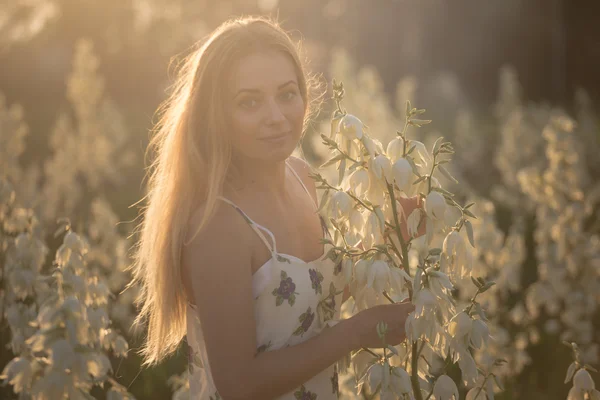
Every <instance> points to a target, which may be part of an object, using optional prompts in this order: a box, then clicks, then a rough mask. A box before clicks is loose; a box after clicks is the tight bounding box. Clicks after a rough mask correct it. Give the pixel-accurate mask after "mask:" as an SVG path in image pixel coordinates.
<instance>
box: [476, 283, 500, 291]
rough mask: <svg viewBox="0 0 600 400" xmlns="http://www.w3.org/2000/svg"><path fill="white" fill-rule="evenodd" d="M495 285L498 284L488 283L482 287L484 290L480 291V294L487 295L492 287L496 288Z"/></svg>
mask: <svg viewBox="0 0 600 400" xmlns="http://www.w3.org/2000/svg"><path fill="white" fill-rule="evenodd" d="M495 284H496V282H493V281H491V282H488V283H486V284H485V286H483V287H482V288H481V289H480V290H479V292H480V293H485V292H487V291H488V290H490V288H491V287H492V286H494V285H495Z"/></svg>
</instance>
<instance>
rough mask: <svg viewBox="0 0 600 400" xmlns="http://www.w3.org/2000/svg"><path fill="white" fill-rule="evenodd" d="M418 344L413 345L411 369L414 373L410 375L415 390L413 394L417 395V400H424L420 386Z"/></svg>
mask: <svg viewBox="0 0 600 400" xmlns="http://www.w3.org/2000/svg"><path fill="white" fill-rule="evenodd" d="M417 345H418V342H413V344H412V359H411V369H412V371H411V372H412V373H411V375H410V382H411V384H412V388H413V394H414V395H415V400H423V395H422V394H421V385H419V375H418V371H419V364H418V363H419V356H418V354H417V353H418V349H417Z"/></svg>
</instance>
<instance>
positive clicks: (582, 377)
mask: <svg viewBox="0 0 600 400" xmlns="http://www.w3.org/2000/svg"><path fill="white" fill-rule="evenodd" d="M573 386H574V387H576V388H577V389H581V390H588V391H589V390H594V389H596V386H595V384H594V380H593V379H592V377H591V376H590V373H589V372H587V371H586V370H585V369H583V368H581V369H580V370H579V371H577V372H576V373H575V376H574V377H573Z"/></svg>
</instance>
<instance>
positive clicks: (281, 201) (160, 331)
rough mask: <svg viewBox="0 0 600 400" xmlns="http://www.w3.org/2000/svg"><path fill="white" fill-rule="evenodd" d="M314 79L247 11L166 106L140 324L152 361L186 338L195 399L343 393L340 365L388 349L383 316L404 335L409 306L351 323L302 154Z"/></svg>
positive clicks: (200, 53)
mask: <svg viewBox="0 0 600 400" xmlns="http://www.w3.org/2000/svg"><path fill="white" fill-rule="evenodd" d="M314 87H315V86H314V84H313V81H312V80H310V79H309V78H307V75H306V73H305V71H304V67H303V65H302V62H301V61H300V58H299V56H298V52H297V50H296V48H295V46H294V44H293V42H292V41H291V39H290V38H289V36H288V35H287V34H286V33H285V32H284V31H283V30H282V29H281V28H280V27H279V26H278V25H277V24H276V23H275V22H272V21H270V20H267V19H263V18H241V19H236V20H232V21H228V22H226V23H224V24H223V25H222V26H220V27H219V28H218V29H216V30H215V31H214V32H213V33H212V34H211V35H210V37H209V38H208V39H207V40H206V41H205V42H204V43H203V44H202V45H201V47H199V48H198V49H197V50H196V51H195V52H193V53H192V54H191V55H190V56H189V57H188V58H187V60H186V62H185V64H184V66H183V69H182V73H181V75H180V76H179V79H178V80H177V83H176V86H175V91H174V93H173V94H172V95H171V97H170V99H169V100H168V102H167V103H166V104H165V107H164V109H163V115H162V118H161V121H160V124H159V129H158V130H157V131H156V135H155V136H154V138H153V141H152V144H153V145H154V147H155V149H156V151H157V157H156V159H155V161H154V162H153V164H152V174H151V177H150V181H149V193H148V205H147V207H146V209H145V210H144V211H145V215H144V221H143V223H142V224H141V238H140V243H139V246H138V249H137V259H136V261H137V262H136V264H135V270H134V281H137V282H140V283H141V293H140V297H139V298H138V300H137V302H138V303H139V304H141V310H140V314H139V315H138V318H137V319H136V324H139V323H141V322H146V321H147V322H148V336H147V341H146V343H145V344H144V346H143V348H142V350H141V354H142V355H143V356H144V357H145V362H144V365H153V364H157V363H158V362H159V361H161V360H162V359H163V358H164V357H166V356H167V355H169V354H171V353H172V352H173V351H174V350H176V348H177V347H178V345H179V344H180V342H181V340H182V339H183V336H184V335H186V334H187V342H188V345H189V355H190V359H189V371H190V391H191V393H192V398H193V399H216V398H222V399H227V400H231V399H272V398H281V399H317V398H318V399H319V400H323V399H333V398H337V396H338V394H339V391H338V385H337V372H338V369H337V365H336V362H337V361H338V360H340V359H342V358H343V357H344V356H345V355H346V354H348V353H350V352H351V351H352V350H355V349H359V348H361V347H372V348H373V347H381V342H380V339H379V338H378V336H377V333H376V329H375V327H376V324H377V322H379V321H385V322H387V323H388V325H389V326H390V332H389V334H388V337H387V339H388V342H390V343H391V344H394V345H395V344H398V343H400V341H401V340H403V339H404V332H403V331H404V321H405V319H406V316H407V314H408V313H409V312H410V311H411V310H412V306H411V305H409V304H388V305H383V306H377V307H374V308H371V309H368V310H364V311H361V312H359V313H358V314H356V315H355V316H353V317H352V318H349V319H346V320H342V321H340V320H339V311H340V306H341V304H342V302H343V300H345V299H346V298H347V297H348V290H347V288H346V290H345V291H344V286H345V283H344V280H343V278H342V274H341V273H339V271H337V270H336V269H335V265H333V262H332V261H331V260H329V259H325V260H323V258H324V257H323V256H324V255H325V254H326V253H327V251H328V250H329V248H330V247H329V246H330V245H325V246H324V245H323V244H321V243H320V242H319V239H320V238H322V237H323V235H325V234H326V229H325V227H324V224H323V221H322V220H320V219H319V217H318V214H317V213H316V212H315V211H316V208H317V195H316V189H315V185H314V182H313V180H312V179H311V178H310V177H309V176H308V173H309V171H310V168H309V166H308V164H307V163H306V162H304V161H303V160H301V159H298V158H295V157H290V155H291V153H292V152H293V150H294V149H295V147H296V146H297V145H298V142H299V141H300V140H301V138H302V134H303V130H304V127H305V123H306V121H307V116H308V115H309V114H310V111H311V108H310V97H311V96H310V95H311V92H312V89H313V88H314ZM406 206H407V207H409V209H408V210H407V211H411V210H410V207H412V208H414V207H415V206H416V205H415V204H413V205H411V206H409V205H408V204H406ZM342 293H344V296H343V297H344V298H342Z"/></svg>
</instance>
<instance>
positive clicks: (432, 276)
mask: <svg viewBox="0 0 600 400" xmlns="http://www.w3.org/2000/svg"><path fill="white" fill-rule="evenodd" d="M427 276H428V278H429V289H430V290H431V292H432V293H434V294H435V295H436V296H437V297H438V298H440V299H442V300H444V301H446V300H447V301H449V298H448V292H449V291H450V290H452V287H453V286H452V282H450V279H448V276H447V275H446V274H444V273H443V272H440V271H436V270H435V269H433V267H429V268H427Z"/></svg>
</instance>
